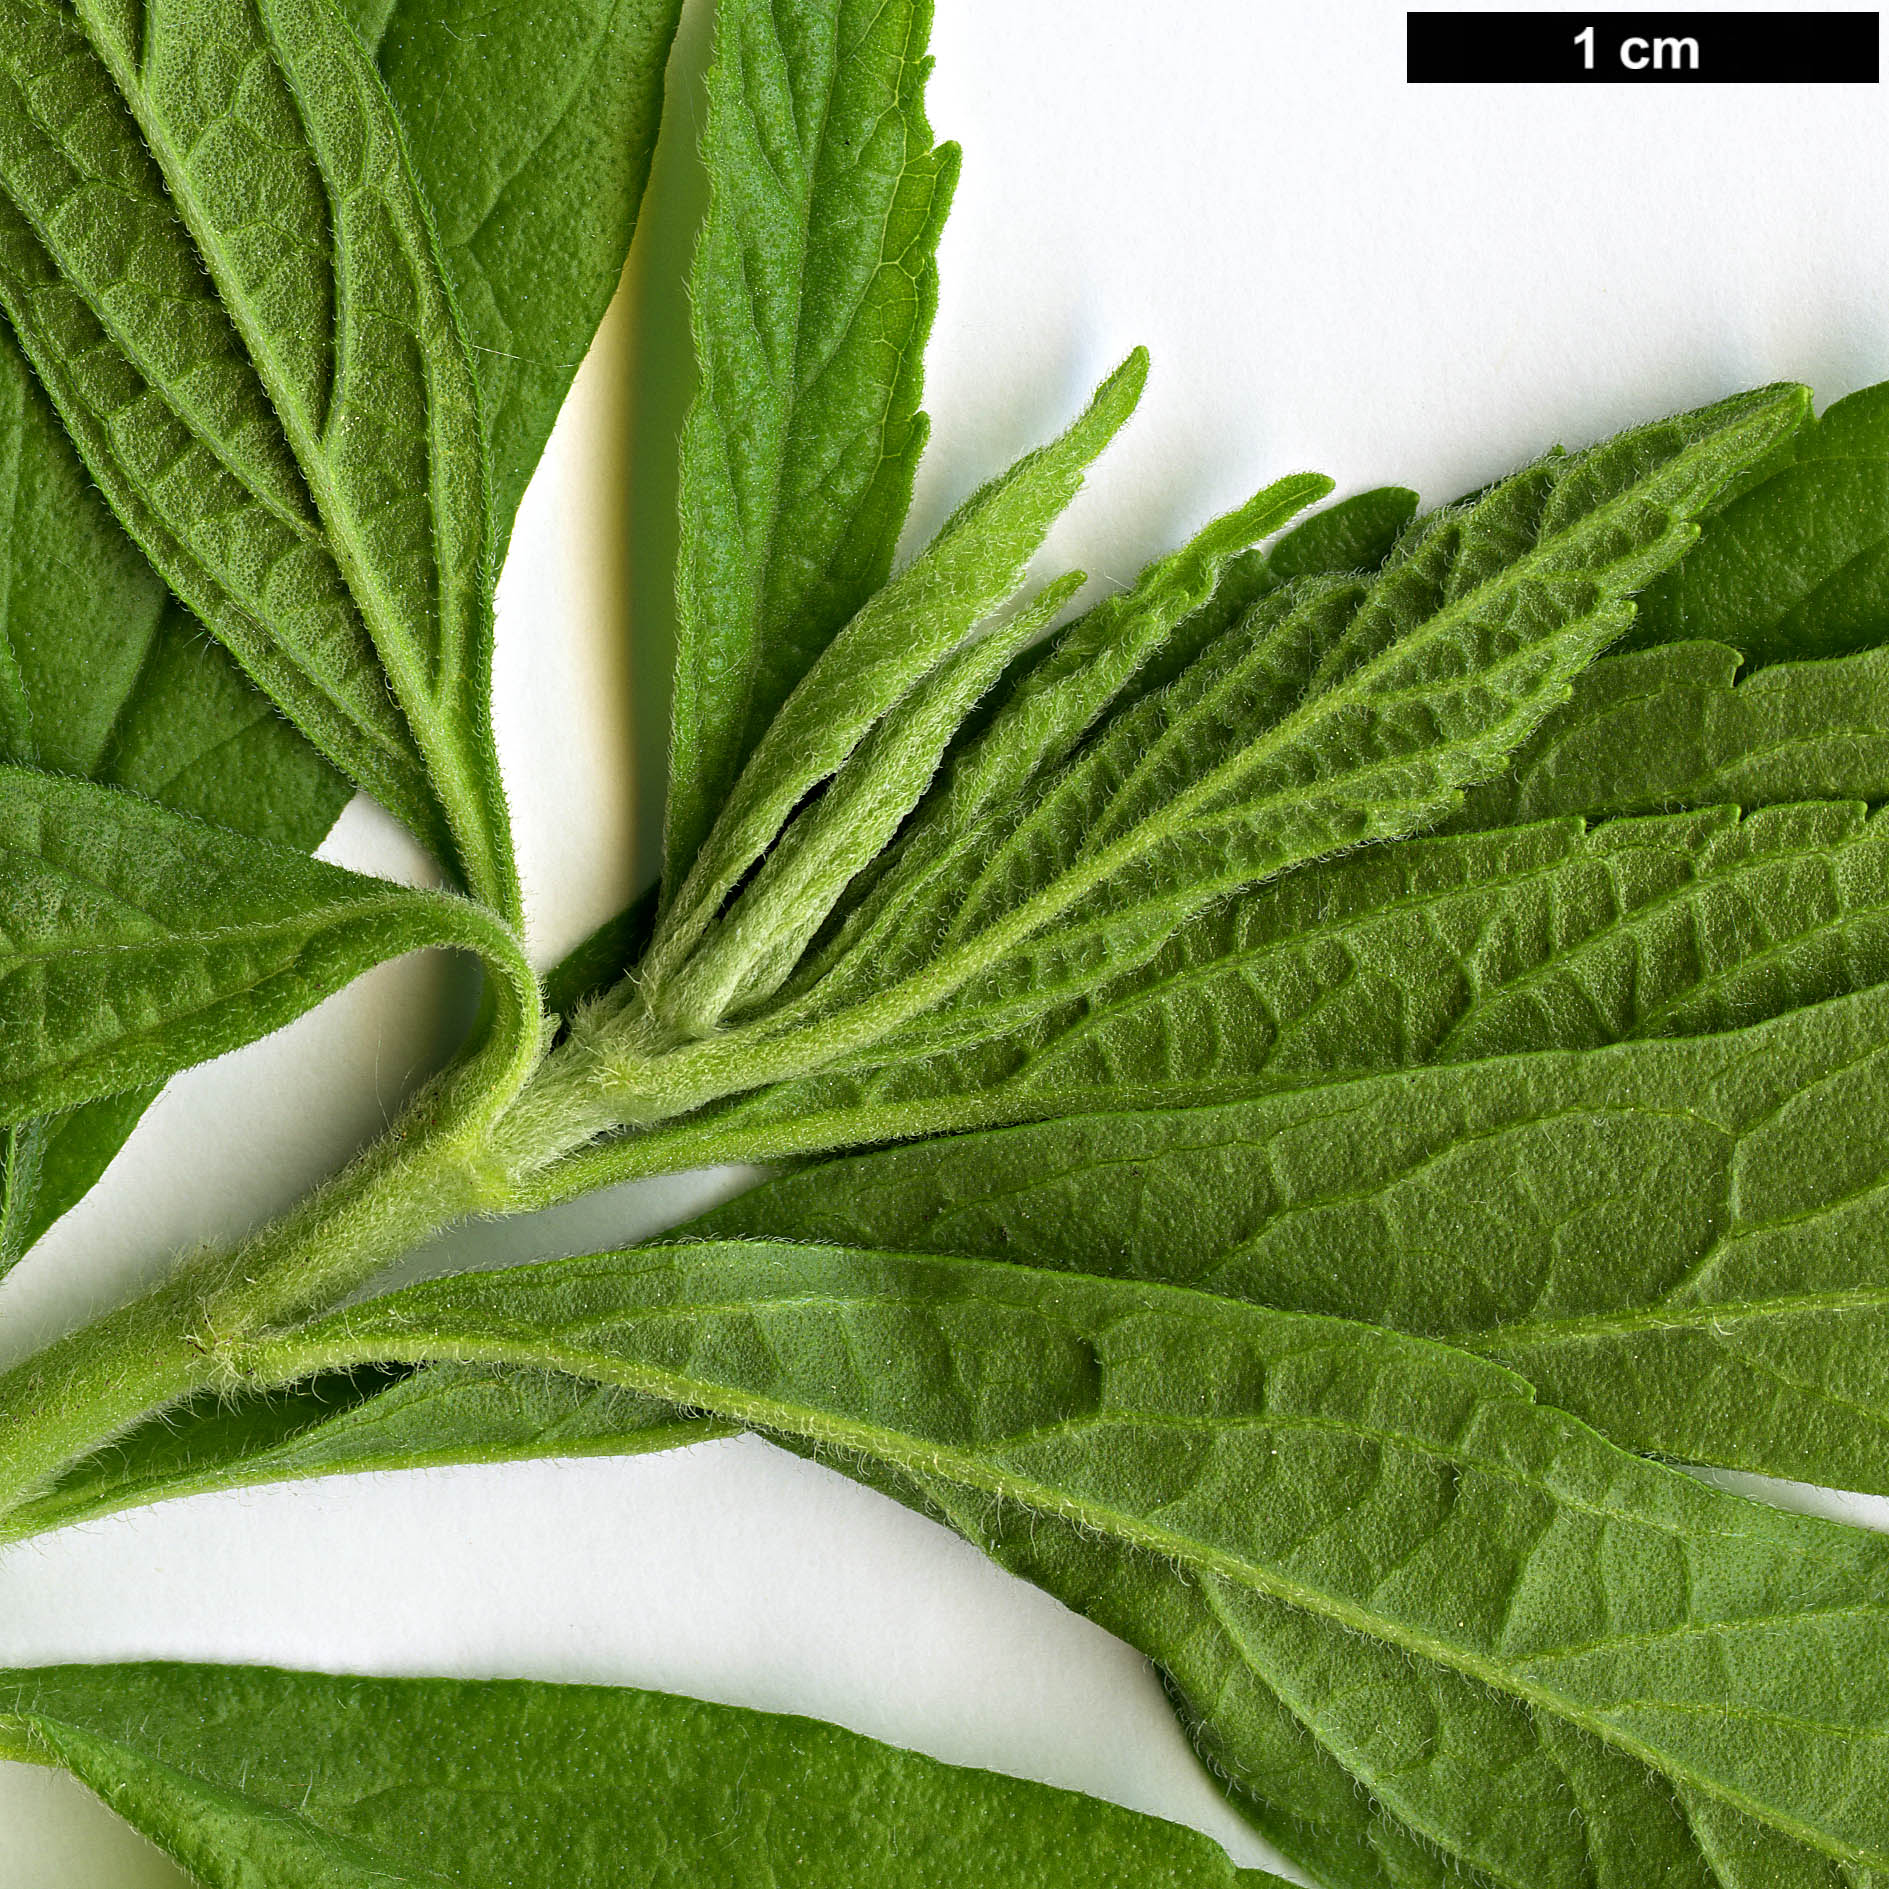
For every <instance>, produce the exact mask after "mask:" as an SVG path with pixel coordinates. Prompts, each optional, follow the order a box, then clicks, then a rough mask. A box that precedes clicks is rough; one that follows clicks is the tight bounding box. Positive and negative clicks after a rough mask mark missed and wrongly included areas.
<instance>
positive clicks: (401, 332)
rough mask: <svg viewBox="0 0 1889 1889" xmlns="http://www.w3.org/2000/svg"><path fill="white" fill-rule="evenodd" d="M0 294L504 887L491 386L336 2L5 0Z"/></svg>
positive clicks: (257, 644)
mask: <svg viewBox="0 0 1889 1889" xmlns="http://www.w3.org/2000/svg"><path fill="white" fill-rule="evenodd" d="M258 204H266V205H267V206H268V213H267V214H266V215H258V214H257V206H258ZM0 303H4V305H5V308H6V311H7V313H8V315H9V316H10V317H11V319H12V321H13V324H14V326H15V328H16V329H17V330H18V332H19V335H20V338H21V340H22V342H23V344H24V346H25V350H26V353H27V355H28V356H29V358H30V359H31V360H32V363H33V365H34V367H35V369H36V370H37V372H38V373H39V375H40V377H41V379H42V380H43V381H44V382H45V384H46V386H47V389H48V391H49V392H50V394H51V396H52V399H53V403H54V405H55V406H56V407H57V408H58V409H59V413H60V416H61V418H62V420H63V421H64V423H65V425H66V428H67V430H68V431H69V432H70V433H71V435H72V437H73V439H74V440H75V441H76V443H77V445H78V448H79V452H80V455H81V456H82V457H83V458H84V460H85V462H86V465H87V467H88V469H89V470H90V471H91V473H92V476H93V477H94V478H95V479H96V480H97V481H98V483H99V486H100V487H101V488H102V490H103V491H104V493H105V495H106V497H107V498H108V499H109V500H110V502H111V504H112V506H113V508H114V510H116V512H117V513H118V515H119V517H120V518H121V519H122V520H123V521H124V522H125V524H126V526H127V528H128V529H129V530H130V532H131V534H132V536H133V537H134V538H135V539H137V541H138V542H139V544H140V545H141V546H142V547H143V549H144V550H145V552H146V554H147V555H148V556H149V557H150V558H151V561H152V562H153V563H154V564H155V565H156V567H157V569H158V570H159V572H161V573H162V575H163V576H164V578H165V579H166V581H167V582H168V583H169V584H170V586H171V588H172V589H173V590H174V591H175V592H176V593H177V595H178V596H179V597H181V598H182V599H183V600H184V601H185V602H186V603H187V604H188V605H189V606H190V607H191V608H192V609H194V610H195V611H196V612H197V614H198V615H199V616H200V617H201V618H202V619H203V621H204V622H205V623H206V624H207V625H208V626H209V627H210V629H211V630H212V631H213V632H214V633H215V634H216V635H217V636H218V637H219V638H220V639H221V640H222V641H223V642H224V643H225V644H226V645H227V646H228V647H229V648H230V649H231V650H232V652H233V653H234V654H235V655H236V657H237V659H238V661H239V662H241V663H242V665H243V666H244V668H245V669H247V670H248V672H249V673H250V675H251V676H253V677H254V678H255V679H256V681H257V682H258V683H259V684H260V685H261V686H262V688H263V689H264V690H265V691H266V692H267V693H268V694H269V695H270V696H271V697H272V699H274V700H275V701H276V703H277V704H278V705H279V706H280V707H281V708H282V710H283V712H284V713H285V714H287V715H288V716H289V718H290V720H292V721H293V722H295V723H296V725H297V726H298V727H300V728H301V729H302V731H303V732H304V733H305V734H307V735H308V736H309V737H310V739H311V740H313V741H314V743H315V744H316V746H317V747H319V748H321V749H322V751H323V752H324V753H325V754H327V755H328V757H329V758H330V759H331V760H333V761H334V762H335V763H336V765H337V766H339V767H341V768H342V769H343V771H344V772H346V773H348V774H349V775H351V776H352V777H353V778H354V779H355V780H356V781H358V782H359V783H360V784H361V785H362V786H363V787H365V788H367V790H368V791H369V792H370V793H373V794H375V795H376V796H377V797H378V798H379V799H380V800H382V801H383V802H384V803H385V804H386V805H387V806H389V807H390V808H391V809H392V810H393V811H394V812H395V813H397V814H398V815H399V816H400V817H401V818H402V819H404V820H406V821H407V822H408V823H409V824H410V825H412V826H413V828H414V830H415V831H416V832H418V833H419V834H420V835H421V836H422V837H423V838H425V839H426V840H427V841H428V842H429V843H430V844H431V845H433V846H434V847H435V849H436V850H437V851H439V853H440V855H441V857H442V858H443V859H445V860H446V861H447V863H448V864H449V865H451V866H453V867H454V869H455V870H457V871H458V872H460V873H461V874H462V875H463V877H464V879H465V882H466V884H467V885H468V886H469V887H470V888H471V889H472V890H473V891H475V892H476V893H477V894H478V895H479V896H481V897H482V898H485V899H486V900H488V901H489V902H491V903H493V904H494V905H495V906H497V907H498V909H499V910H500V911H501V912H502V913H506V914H512V915H515V911H516V888H515V885H514V881H513V873H512V867H511V860H510V839H509V833H508V827H507V821H506V816H505V809H504V801H503V795H502V792H501V790H500V787H499V784H498V776H497V769H496V762H495V760H494V757H493V754H492V744H491V731H490V725H489V702H488V694H489V686H490V661H491V549H492V546H491V532H490V528H489V523H488V518H487V505H486V472H485V462H484V453H483V442H482V439H481V434H480V418H479V401H478V392H477V388H476V385H475V383H474V381H473V377H472V370H471V367H470V365H469V363H468V360H467V356H466V351H465V345H464V342H463V339H462V338H461V335H460V331H459V328H458V325H457V320H456V317H455V315H454V313H453V309H452V305H451V299H450V296H449V293H448V291H447V288H446V285H445V282H444V280H443V278H442V276H441V273H440V263H439V258H438V253H437V246H436V243H435V239H434V237H433V234H432V231H431V228H430V226H429V223H428V215H427V211H426V207H425V205H424V203H423V202H422V200H421V198H420V195H419V192H418V188H417V186H416V185H415V183H414V180H413V176H412V173H411V169H410V166H409V163H408V159H407V156H406V151H405V148H404V145H403V142H402V139H401V135H400V130H399V126H398V124H397V122H396V120H395V118H394V115H393V110H392V107H391V105H390V104H389V102H388V100H387V96H386V93H385V91H384V90H383V89H382V87H381V84H380V81H379V79H378V77H377V75H376V74H375V72H374V69H373V67H372V65H371V63H370V62H369V61H368V59H367V56H366V54H365V52H364V51H363V49H362V48H361V46H360V43H359V42H358V41H357V40H356V39H355V37H354V35H353V34H352V33H351V32H350V31H349V29H348V27H347V26H346V24H345V22H344V21H343V20H342V18H341V16H340V15H339V14H338V13H336V12H335V11H334V10H333V9H332V8H331V7H329V6H327V5H325V4H322V3H321V0H241V4H235V5H224V4H219V3H216V0H179V4H175V5H166V6H164V7H161V8H155V9H144V8H140V7H136V6H131V5H129V4H127V0H78V3H77V4H76V5H73V6H70V7H68V6H66V5H59V4H53V3H52V0H21V4H19V5H16V6H12V7H9V8H8V9H7V10H6V11H5V13H4V15H0Z"/></svg>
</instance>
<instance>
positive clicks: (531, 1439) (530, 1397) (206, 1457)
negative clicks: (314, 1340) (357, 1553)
mask: <svg viewBox="0 0 1889 1889" xmlns="http://www.w3.org/2000/svg"><path fill="white" fill-rule="evenodd" d="M732 1428H733V1426H732V1425H728V1424H721V1423H716V1422H715V1421H713V1420H712V1419H710V1418H706V1417H688V1416H682V1415H678V1413H677V1412H676V1411H674V1410H673V1409H671V1408H670V1406H669V1405H667V1404H662V1403H658V1402H656V1401H655V1400H654V1399H652V1398H647V1397H639V1396H637V1395H635V1394H634V1393H633V1392H630V1391H620V1390H614V1389H611V1388H610V1387H608V1386H605V1385H598V1384H594V1383H588V1382H586V1381H585V1380H583V1379H582V1378H574V1377H563V1376H559V1375H558V1374H556V1373H554V1372H550V1371H530V1370H515V1369H511V1368H508V1367H505V1366H499V1365H452V1364H447V1365H435V1366H433V1367H431V1368H429V1369H426V1370H420V1371H393V1372H388V1371H333V1372H329V1373H326V1374H325V1375H323V1376H321V1377H317V1378H315V1379H313V1380H312V1381H310V1382H309V1383H306V1384H301V1385H297V1386H296V1387H295V1389H294V1390H292V1391H286V1392H260V1393H244V1394H241V1395H237V1396H230V1395H224V1394H216V1395H211V1396H204V1397H199V1398H196V1399H194V1400H192V1401H191V1402H190V1403H187V1404H184V1405H181V1406H178V1407H177V1408H175V1409H171V1410H167V1411H165V1413H164V1414H163V1416H162V1417H160V1418H156V1419H154V1420H153V1421H152V1422H150V1423H148V1424H145V1425H144V1426H143V1427H141V1428H140V1429H136V1430H133V1431H132V1432H131V1433H130V1434H129V1435H126V1436H122V1437H120V1438H118V1440H117V1441H116V1442H114V1443H113V1444H112V1445H111V1446H110V1447H109V1448H108V1449H105V1450H101V1451H100V1452H99V1453H98V1454H97V1455H96V1456H91V1457H87V1458H86V1459H85V1460H84V1461H83V1462H80V1463H77V1464H75V1465H74V1466H73V1467H72V1468H71V1469H69V1470H67V1471H66V1473H65V1474H64V1475H62V1476H61V1477H60V1478H59V1480H58V1481H57V1482H56V1483H54V1484H53V1486H52V1487H51V1488H50V1489H49V1490H48V1491H47V1492H46V1493H45V1494H44V1495H42V1496H39V1497H37V1498H36V1499H35V1500H33V1501H31V1502H28V1503H25V1504H23V1505H22V1506H21V1507H19V1508H18V1509H15V1510H14V1511H12V1512H11V1513H10V1514H9V1515H8V1517H7V1519H6V1523H5V1525H4V1531H5V1534H6V1535H7V1536H8V1537H9V1538H14V1539H17V1538H19V1537H22V1536H26V1535H34V1534H38V1533H40V1532H41V1531H43V1530H45V1529H49V1528H63V1527H65V1526H66V1525H67V1524H68V1523H71V1522H77V1521H89V1520H90V1519H92V1518H93V1517H95V1516H99V1515H109V1514H110V1513H111V1512H112V1511H113V1510H115V1509H123V1508H132V1507H137V1506H140V1505H142V1504H144V1503H149V1502H166V1501H169V1500H171V1499H172V1498H173V1497H177V1496H186V1495H201V1494H204V1493H206V1492H210V1491H215V1490H220V1489H240V1488H245V1487H248V1486H249V1485H251V1484H255V1483H266V1482H284V1481H296V1480H301V1479H303V1478H306V1477H311V1476H338V1475H353V1474H359V1473H362V1472H365V1471H369V1470H389V1469H420V1468H426V1467H429V1466H433V1465H437V1464H442V1463H503V1462H517V1461H521V1460H525V1459H528V1458H539V1457H547V1456H552V1457H568V1456H632V1455H640V1454H642V1453H643V1452H645V1451H649V1450H662V1449H674V1448H677V1447H679V1446H680V1445H682V1444H686V1443H699V1442H703V1441H705V1440H706V1439H708V1438H710V1437H716V1436H726V1435H728V1434H730V1433H731V1430H732Z"/></svg>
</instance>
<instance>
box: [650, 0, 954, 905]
mask: <svg viewBox="0 0 1889 1889" xmlns="http://www.w3.org/2000/svg"><path fill="white" fill-rule="evenodd" d="M930 30H931V4H930V0H890V4H888V0H799V3H798V4H791V5H790V4H787V3H786V0H723V4H722V5H720V6H719V7H718V8H717V9H716V21H715V55H714V62H713V64H712V66H711V67H710V71H709V81H708V123H707V126H706V129H705V132H704V135H703V158H704V161H705V163H706V165H707V169H708V179H709V208H708V217H707V221H706V222H705V223H704V225H703V228H702V235H701V239H700V242H699V245H698V247H697V250H696V258H695V271H694V276H693V279H692V282H691V285H690V286H691V303H692V307H693V311H694V322H695V352H696V360H697V362H698V364H699V366H700V370H701V376H702V381H701V388H700V391H699V393H698V394H697V397H696V400H695V403H694V405H693V407H692V408H691V409H690V413H689V417H688V421H687V425H686V427H685V429H684V432H683V439H682V473H681V525H682V538H681V544H680V547H679V552H678V557H677V564H676V589H677V598H676V603H677V651H676V670H675V704H674V716H675V725H674V733H673V738H672V741H671V773H670V783H669V804H668V811H667V822H666V824H667V831H666V833H665V836H664V861H665V865H664V878H665V880H666V882H667V884H668V886H669V888H670V891H671V893H672V894H673V892H674V890H675V889H676V888H677V887H679V886H680V885H681V883H682V880H683V879H684V877H685V876H686V875H687V874H688V871H689V869H690V867H691V866H692V865H693V864H694V862H695V855H696V852H697V850H698V848H699V847H700V846H701V844H702V841H703V839H704V838H705V837H706V836H707V834H708V831H709V829H710V827H711V826H712V825H713V824H714V823H715V819H716V815H717V814H718V812H719V811H720V810H721V807H722V804H723V802H724V801H726V800H727V798H728V796H729V793H730V791H731V790H732V789H733V787H734V784H735V780H736V778H737V776H738V775H739V774H740V772H741V768H742V763H743V762H744V761H745V760H746V759H747V757H748V755H749V753H750V752H751V751H752V750H753V748H754V746H755V744H756V743H757V742H758V741H759V740H760V738H761V735H762V733H763V731H764V730H765V729H766V728H767V726H768V724H769V723H770V722H771V721H772V720H773V719H774V717H775V715H776V714H777V713H778V712H779V710H780V708H781V706H782V704H783V703H785V702H786V700H787V698H788V697H789V695H791V694H792V693H793V690H794V688H795V686H796V684H797V683H798V682H799V681H800V679H801V677H802V676H804V675H805V674H806V673H807V671H808V670H809V669H810V668H811V667H812V666H813V663H814V660H815V658H816V657H818V656H819V654H820V652H821V651H822V650H823V649H824V648H825V647H826V646H827V644H828V643H829V642H831V641H832V639H833V637H834V636H835V635H836V634H837V633H838V631H839V630H840V628H841V626H842V625H843V624H845V623H846V622H847V621H848V620H849V619H850V618H852V617H853V616H854V615H855V614H856V613H857V612H858V611H859V610H860V609H861V608H862V607H863V606H864V605H865V603H866V602H867V600H868V599H869V598H870V597H871V596H872V595H873V593H874V592H875V591H876V590H878V589H879V587H880V586H881V585H882V584H883V583H884V582H885V578H886V573H887V572H888V571H889V570H890V569H891V565H892V554H893V549H894V547H895V545H896V544H897V542H898V536H899V530H900V527H901V526H902V525H903V524H904V522H905V512H906V507H907V505H908V504H909V503H910V500H911V492H912V475H913V471H914V469H915V467H916V466H917V463H918V455H919V452H920V450H921V449H922V447H923V445H924V443H925V432H926V425H925V418H924V415H923V414H921V413H920V412H919V411H918V401H919V389H920V384H921V381H922V369H923V354H924V347H925V338H926V336H927V334H928V333H929V332H930V329H931V318H932V313H933V311H934V309H935V308H936V307H937V302H938V272H937V262H936V255H935V252H936V249H937V244H938V233H939V230H940V229H941V228H942V227H943V224H944V218H945V211H946V210H947V208H948V207H949V205H950V201H951V192H952V188H953V186H954V185H955V183H956V181H957V169H958V151H957V147H956V146H955V145H949V144H947V145H938V146H934V145H933V143H932V140H931V126H930V125H929V123H928V122H927V121H926V118H925V106H924V85H925V78H926V75H927V73H928V72H929V71H930V69H931V60H930V57H929V56H928V55H927V53H926V51H925V44H926V40H927V38H928V36H929V34H930Z"/></svg>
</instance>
